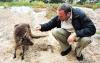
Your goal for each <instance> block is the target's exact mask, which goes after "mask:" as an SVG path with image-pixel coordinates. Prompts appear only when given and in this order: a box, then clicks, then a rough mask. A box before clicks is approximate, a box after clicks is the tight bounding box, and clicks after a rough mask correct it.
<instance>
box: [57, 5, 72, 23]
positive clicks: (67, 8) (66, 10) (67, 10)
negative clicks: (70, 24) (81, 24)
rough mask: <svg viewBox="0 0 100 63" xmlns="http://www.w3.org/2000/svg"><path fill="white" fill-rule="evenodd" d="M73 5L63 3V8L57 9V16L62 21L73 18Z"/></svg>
mask: <svg viewBox="0 0 100 63" xmlns="http://www.w3.org/2000/svg"><path fill="white" fill-rule="evenodd" d="M71 9H72V7H71V5H70V4H68V3H63V4H62V5H61V6H59V7H58V9H57V15H58V17H59V19H60V20H61V21H65V20H68V18H69V17H70V16H71Z"/></svg>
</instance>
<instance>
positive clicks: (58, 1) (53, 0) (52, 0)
mask: <svg viewBox="0 0 100 63" xmlns="http://www.w3.org/2000/svg"><path fill="white" fill-rule="evenodd" d="M50 2H51V3H62V2H64V0H51V1H50Z"/></svg>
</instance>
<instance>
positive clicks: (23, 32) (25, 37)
mask: <svg viewBox="0 0 100 63" xmlns="http://www.w3.org/2000/svg"><path fill="white" fill-rule="evenodd" d="M40 37H45V36H35V35H33V34H32V33H31V29H30V25H29V24H25V23H22V24H16V25H15V26H14V40H15V42H16V45H15V52H14V57H13V58H16V50H17V49H18V48H19V47H21V48H22V53H20V56H21V59H22V60H23V59H24V52H25V51H26V50H27V49H28V47H29V46H32V45H33V44H34V43H33V42H32V40H31V39H32V38H40Z"/></svg>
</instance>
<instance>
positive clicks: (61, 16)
mask: <svg viewBox="0 0 100 63" xmlns="http://www.w3.org/2000/svg"><path fill="white" fill-rule="evenodd" d="M57 15H58V17H59V19H60V20H61V21H65V20H68V18H69V16H68V13H65V12H64V10H57Z"/></svg>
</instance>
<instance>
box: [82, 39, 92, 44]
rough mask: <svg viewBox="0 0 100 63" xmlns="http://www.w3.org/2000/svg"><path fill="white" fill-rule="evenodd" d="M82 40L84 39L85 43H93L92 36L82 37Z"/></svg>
mask: <svg viewBox="0 0 100 63" xmlns="http://www.w3.org/2000/svg"><path fill="white" fill-rule="evenodd" d="M81 41H82V42H83V43H87V44H90V43H91V37H84V38H82V40H81Z"/></svg>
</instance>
